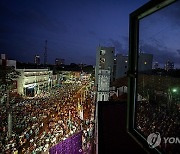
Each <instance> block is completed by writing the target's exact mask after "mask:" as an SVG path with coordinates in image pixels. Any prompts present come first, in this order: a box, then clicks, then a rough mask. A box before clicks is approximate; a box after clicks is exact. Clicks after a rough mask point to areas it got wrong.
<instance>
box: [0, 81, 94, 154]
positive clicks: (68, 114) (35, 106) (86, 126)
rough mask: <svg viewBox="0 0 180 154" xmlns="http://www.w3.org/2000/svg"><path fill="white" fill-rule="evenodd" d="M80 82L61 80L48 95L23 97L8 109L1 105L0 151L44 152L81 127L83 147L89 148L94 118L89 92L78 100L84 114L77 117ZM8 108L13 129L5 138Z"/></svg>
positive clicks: (84, 148)
mask: <svg viewBox="0 0 180 154" xmlns="http://www.w3.org/2000/svg"><path fill="white" fill-rule="evenodd" d="M81 87H82V85H81V84H64V85H62V86H61V87H60V88H58V89H54V90H52V91H51V94H50V96H49V97H45V98H36V99H31V100H24V101H23V102H21V103H18V104H16V105H15V106H13V107H12V108H11V111H9V110H8V109H7V108H6V107H2V108H0V111H1V114H0V116H1V117H0V118H1V123H0V133H1V135H0V153H11V152H17V151H18V152H20V151H21V152H22V153H31V152H32V153H40V152H41V151H44V152H47V151H49V148H50V147H52V146H54V145H55V144H57V143H58V142H60V141H62V140H64V139H66V138H68V137H69V136H70V135H72V134H74V133H76V132H78V131H80V130H83V132H84V134H83V143H84V144H83V150H86V149H87V148H89V144H90V139H91V138H92V137H93V128H94V120H93V118H92V117H91V115H92V116H93V112H94V110H93V108H94V107H93V101H92V98H91V92H90V91H89V92H87V93H86V98H85V99H84V100H83V101H81V105H82V106H83V109H84V112H85V111H87V113H88V114H89V115H88V116H87V118H84V119H83V120H82V119H80V116H79V111H78V101H79V99H78V97H77V96H78V91H79V89H80V88H81ZM7 112H11V113H12V117H13V118H12V119H13V122H12V124H13V129H12V130H13V133H12V136H11V138H8V136H7V135H8V134H7V132H8V124H7V115H8V114H7Z"/></svg>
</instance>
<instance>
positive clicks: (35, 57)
mask: <svg viewBox="0 0 180 154" xmlns="http://www.w3.org/2000/svg"><path fill="white" fill-rule="evenodd" d="M34 63H35V64H36V65H40V56H39V55H35V56H34Z"/></svg>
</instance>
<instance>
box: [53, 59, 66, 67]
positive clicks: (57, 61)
mask: <svg viewBox="0 0 180 154" xmlns="http://www.w3.org/2000/svg"><path fill="white" fill-rule="evenodd" d="M64 61H65V60H64V59H60V58H56V59H55V65H57V66H59V65H64Z"/></svg>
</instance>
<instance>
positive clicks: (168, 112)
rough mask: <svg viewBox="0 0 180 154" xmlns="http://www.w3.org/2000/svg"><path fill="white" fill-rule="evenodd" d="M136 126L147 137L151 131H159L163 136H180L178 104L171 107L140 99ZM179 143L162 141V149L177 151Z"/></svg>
mask: <svg viewBox="0 0 180 154" xmlns="http://www.w3.org/2000/svg"><path fill="white" fill-rule="evenodd" d="M136 109H137V111H136V113H137V116H136V127H137V129H138V130H139V131H140V132H141V133H143V135H144V136H145V137H146V138H147V137H148V136H149V135H150V134H151V133H155V132H159V133H160V136H161V138H164V137H180V136H179V134H180V110H179V109H178V106H176V108H173V109H169V108H166V107H163V106H158V105H155V104H150V103H149V102H148V101H140V102H138V103H137V107H136ZM178 146H179V145H178V144H165V143H164V142H161V144H160V146H159V148H160V149H161V151H163V152H165V153H167V152H176V150H177V148H178Z"/></svg>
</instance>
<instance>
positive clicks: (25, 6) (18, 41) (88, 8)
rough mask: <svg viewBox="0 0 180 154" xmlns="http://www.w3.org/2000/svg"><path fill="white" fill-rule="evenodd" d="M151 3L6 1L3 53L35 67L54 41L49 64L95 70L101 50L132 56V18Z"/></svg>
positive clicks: (1, 6)
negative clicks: (61, 60) (111, 49)
mask: <svg viewBox="0 0 180 154" xmlns="http://www.w3.org/2000/svg"><path fill="white" fill-rule="evenodd" d="M146 2H148V0H138V1H134V0H133V1H132V0H91V1H90V0H77V1H74V0H70V1H69V0H64V1H63V0H52V1H50V0H1V1H0V22H1V23H0V53H6V54H7V56H8V58H9V59H17V60H19V61H24V62H33V59H34V55H35V54H39V55H40V56H41V62H43V52H44V46H45V40H47V41H48V62H49V63H54V59H55V58H64V59H65V63H67V64H68V63H71V62H75V63H81V62H82V63H86V64H93V65H94V64H95V53H96V47H97V46H98V45H99V44H100V45H104V46H115V47H116V50H117V52H119V53H125V54H127V53H128V51H127V50H128V29H129V14H130V13H131V12H132V11H134V10H135V9H137V8H138V7H140V6H142V5H143V4H145V3H146Z"/></svg>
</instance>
